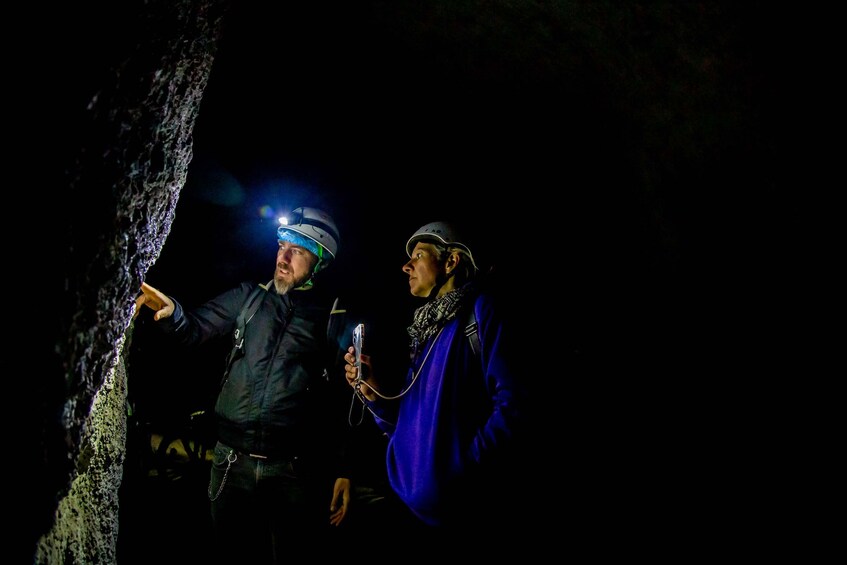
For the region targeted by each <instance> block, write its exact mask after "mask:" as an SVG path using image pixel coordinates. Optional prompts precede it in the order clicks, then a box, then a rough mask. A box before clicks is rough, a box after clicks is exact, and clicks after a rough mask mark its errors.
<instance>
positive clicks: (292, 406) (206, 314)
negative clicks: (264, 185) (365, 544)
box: [136, 207, 350, 563]
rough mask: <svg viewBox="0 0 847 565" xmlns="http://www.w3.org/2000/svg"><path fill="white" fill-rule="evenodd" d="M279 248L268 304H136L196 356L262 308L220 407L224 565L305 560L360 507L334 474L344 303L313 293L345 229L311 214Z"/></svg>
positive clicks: (158, 299)
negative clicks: (340, 307)
mask: <svg viewBox="0 0 847 565" xmlns="http://www.w3.org/2000/svg"><path fill="white" fill-rule="evenodd" d="M277 237H278V240H279V249H278V251H277V255H276V266H275V271H274V277H273V279H272V280H271V281H269V282H268V284H266V285H259V286H261V287H262V290H260V291H259V292H258V293H257V292H256V289H257V285H255V284H253V283H242V284H241V285H240V286H238V287H237V288H234V289H232V290H229V291H227V292H224V293H223V294H221V295H220V296H218V297H216V298H214V299H212V300H210V301H208V302H206V303H205V304H203V305H201V306H199V307H198V308H196V309H193V310H191V311H186V310H184V309H183V308H182V306H181V305H180V303H179V302H177V301H176V300H175V299H173V298H172V297H168V296H166V295H165V294H163V293H162V292H160V291H158V290H157V289H155V288H153V287H151V286H150V285H147V284H146V283H145V284H144V285H143V287H142V294H141V295H140V296H139V297H138V299H137V300H136V315H137V314H138V312H139V311H140V309H141V307H142V306H147V307H149V308H151V309H152V310H154V311H155V314H154V316H153V318H154V320H156V321H157V322H158V324H157V325H158V326H160V327H161V328H162V329H163V330H164V331H165V332H166V333H168V334H171V335H172V336H173V337H174V339H176V340H177V341H178V342H179V343H180V344H184V345H186V346H192V345H197V344H201V343H204V342H207V341H209V340H212V339H214V338H218V337H220V336H227V335H233V332H234V331H235V330H236V327H237V326H238V318H239V314H240V313H242V312H243V310H244V307H245V304H248V305H251V306H252V308H251V309H250V311H249V315H248V318H247V319H246V320H244V322H246V323H244V324H243V327H240V328H239V330H238V331H239V334H240V335H238V336H236V343H237V344H238V347H237V348H236V349H235V350H234V352H235V353H234V355H233V356H232V358H231V360H230V363H229V367H228V369H227V371H226V375H225V380H224V381H223V383H222V386H221V388H220V391H219V393H218V397H217V400H216V403H215V422H216V432H217V439H218V441H217V444H216V446H215V449H214V461H213V464H212V470H211V480H210V483H209V499H210V501H211V511H212V519H213V525H214V530H215V539H214V543H215V544H216V551H217V550H218V549H219V550H220V557H221V559H220V561H221V562H228V563H281V562H282V561H283V560H285V559H289V558H291V557H293V556H303V555H304V554H306V553H307V552H310V551H313V549H312V546H311V545H309V546H307V545H305V544H307V543H309V544H314V543H315V541H316V540H315V533H316V532H319V531H321V530H322V529H327V528H328V524H333V525H338V524H340V523H341V521H342V520H343V518H344V515H345V513H346V511H347V503H348V500H349V492H350V482H349V480H348V479H347V478H345V477H346V475H342V474H341V473H342V471H341V469H340V467H334V464H335V461H334V460H333V457H334V455H336V454H337V453H340V449H337V448H338V447H340V444H341V439H342V435H343V434H342V433H341V430H336V429H334V428H333V427H332V422H334V421H336V420H337V419H338V418H337V416H336V414H337V413H338V412H336V414H333V413H332V411H333V408H334V405H333V403H332V402H331V398H332V397H333V396H332V394H331V391H330V389H329V385H330V384H331V383H330V382H328V380H327V376H326V375H325V374H324V369H325V368H326V367H327V360H328V359H331V358H332V356H333V353H334V352H333V351H332V350H331V349H330V345H332V344H328V343H327V339H326V332H327V327H328V321H329V316H330V312H331V310H332V307H331V306H332V303H331V302H328V301H326V300H324V298H323V297H322V296H321V295H319V294H318V293H316V292H315V291H314V290H309V289H310V288H311V287H312V285H313V282H314V277H315V275H316V274H318V273H319V272H320V271H322V270H323V269H324V268H326V267H327V266H328V265H329V263H330V262H332V260H333V259H334V258H335V255H336V253H337V251H338V241H339V237H338V230H337V228H336V225H335V223H334V221H333V220H332V218H331V217H330V216H329V215H327V214H326V213H325V212H323V211H322V210H318V209H316V208H308V207H304V208H298V209H296V210H294V212H293V213H292V217H291V218H289V222H288V224H287V225H282V226H280V227H279V229H278V232H277ZM254 299H255V300H254ZM242 316H243V314H242ZM336 347H337V345H336ZM336 351H337V349H336ZM338 355H340V353H338ZM215 378H216V379H217V378H219V376H218V377H215ZM341 388H342V389H344V387H341ZM344 390H347V389H344ZM333 478H335V480H334V481H333V480H332V479H333ZM328 509H329V510H328Z"/></svg>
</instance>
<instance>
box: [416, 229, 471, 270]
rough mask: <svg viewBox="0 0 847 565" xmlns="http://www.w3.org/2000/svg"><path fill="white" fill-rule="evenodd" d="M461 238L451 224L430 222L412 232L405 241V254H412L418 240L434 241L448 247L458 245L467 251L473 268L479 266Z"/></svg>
mask: <svg viewBox="0 0 847 565" xmlns="http://www.w3.org/2000/svg"><path fill="white" fill-rule="evenodd" d="M462 240H463V238H461V237H459V235H458V234H457V233H456V230H455V229H454V228H453V226H452V225H450V224H448V223H447V222H430V223H428V224H426V225H423V226H421V227H420V228H418V230H417V231H416V232H415V233H414V234H412V237H410V238H409V241H407V242H406V255H408V256H409V257H411V256H412V250H413V249H414V248H415V244H416V243H417V242H419V241H435V242H437V243H442V244H444V245H447V246H449V247H458V248H459V249H461V250H463V251H464V252H465V253H467V255H468V258H469V259H470V260H471V264H472V265H473V267H474V269H479V267H477V266H476V262H475V261H474V258H473V254H472V253H471V250H470V248H469V247H468V246H467V245H465V244H464V243H462Z"/></svg>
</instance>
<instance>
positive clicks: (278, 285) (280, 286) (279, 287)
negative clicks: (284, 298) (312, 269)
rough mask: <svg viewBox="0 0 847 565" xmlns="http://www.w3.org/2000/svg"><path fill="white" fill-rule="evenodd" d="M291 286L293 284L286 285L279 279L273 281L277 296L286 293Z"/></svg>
mask: <svg viewBox="0 0 847 565" xmlns="http://www.w3.org/2000/svg"><path fill="white" fill-rule="evenodd" d="M293 286H294V283H287V282H285V281H281V280H279V279H274V288H275V289H276V293H277V294H279V295H283V294H285V293H287V292H288V291H289V290H291V288H292V287H293Z"/></svg>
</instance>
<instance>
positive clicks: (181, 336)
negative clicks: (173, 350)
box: [159, 283, 255, 346]
mask: <svg viewBox="0 0 847 565" xmlns="http://www.w3.org/2000/svg"><path fill="white" fill-rule="evenodd" d="M253 286H255V285H253V284H251V283H241V285H239V286H238V287H236V288H233V289H231V290H228V291H226V292H224V293H222V294H220V295H218V296H217V297H215V298H213V299H211V300H209V301H208V302H206V303H204V304H202V305H201V306H198V307H197V308H194V309H192V310H190V311H189V310H186V309H184V308H183V307H182V305H181V304H180V303H179V302H178V301H177V300H175V299H174V298H173V297H169V298H170V299H171V300H173V302H174V312H173V315H172V316H170V317H169V318H165V319H164V320H161V321H160V322H159V324H160V327H161V328H162V330H163V331H164V332H165V333H166V334H169V335H171V336H173V337H174V339H175V340H176V341H177V342H178V343H179V344H181V345H185V346H196V345H200V344H202V343H205V342H207V341H209V340H211V339H214V338H216V337H220V336H222V335H227V334H230V333H232V331H233V330H234V329H235V323H236V319H237V318H238V313H239V312H240V311H241V308H242V306H243V305H244V301H245V300H246V299H247V296H248V295H249V294H250V291H251V289H252V288H253Z"/></svg>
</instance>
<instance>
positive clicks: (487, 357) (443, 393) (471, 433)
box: [345, 222, 525, 532]
mask: <svg viewBox="0 0 847 565" xmlns="http://www.w3.org/2000/svg"><path fill="white" fill-rule="evenodd" d="M465 242H466V240H465V239H464V238H461V237H460V236H459V235H458V233H457V232H456V230H455V228H454V227H453V226H452V225H450V224H447V223H445V222H432V223H429V224H426V225H424V226H422V227H421V228H420V229H418V230H417V231H416V232H415V233H414V234H413V235H412V236H411V238H409V240H408V242H407V243H406V253H407V254H408V256H409V261H407V262H406V264H405V265H403V272H405V273H406V274H407V275H408V278H409V290H410V292H411V294H412V295H413V296H416V297H419V298H422V299H425V300H426V303H425V304H424V305H422V306H420V307H419V308H418V309H417V310H416V311H415V314H414V319H413V322H412V324H411V326H409V328H408V333H409V337H410V345H411V355H412V363H411V367H410V368H409V371H408V374H407V375H406V378H405V381H404V382H403V384H402V385H401V386H399V387H398V386H395V387H393V388H392V386H391V383H390V382H389V381H387V380H385V379H386V377H385V376H384V375H381V374H375V373H374V372H373V368H372V366H371V359H370V357H369V356H368V355H366V354H362V355H361V361H360V363H357V360H356V357H355V350H354V348H352V347H351V348H350V349H349V350H348V353H347V354H345V361H346V362H347V365H346V366H345V370H346V378H347V381H348V383H349V384H350V386H352V387H353V388H354V389H355V390H356V391H357V393H358V395H359V397H360V399H361V400H362V401H363V402H364V403H365V405H366V406H367V407H368V408H369V409H370V411H371V412H372V413H373V415H374V417H375V420H376V423H377V424H378V425H379V426H380V428H382V430H383V431H384V432H385V433H387V434H388V435H389V437H390V440H389V442H388V449H387V456H386V462H387V466H388V467H387V470H388V476H389V481H390V484H391V487H392V489H393V490H394V492H396V494H397V495H399V498H400V499H401V500H402V501H403V502H404V503H405V504H406V505H407V506H408V508H409V509H410V510H411V511H412V512H413V513H414V515H415V516H417V518H418V519H419V520H420V521H421V522H422V523H423V524H425V525H427V526H430V527H432V528H435V529H437V530H441V531H445V532H449V531H455V530H457V529H458V528H462V527H464V528H467V527H468V525H469V524H470V523H472V522H471V521H477V522H478V521H479V520H481V519H483V520H485V521H486V522H489V521H491V520H495V521H497V522H498V523H499V524H501V525H505V523H506V522H505V521H504V520H505V519H506V518H511V516H507V514H508V513H509V512H511V511H512V507H511V505H509V504H507V503H506V497H504V495H506V494H508V489H509V488H512V487H511V486H510V485H513V484H514V483H512V479H514V478H515V477H514V476H513V477H511V479H509V477H508V476H509V473H510V472H509V469H510V468H511V467H512V464H513V463H514V462H515V459H514V456H515V451H514V450H515V448H516V445H517V443H516V442H518V440H519V437H520V434H521V433H522V430H521V426H522V421H523V418H524V414H523V412H522V410H523V409H524V408H523V407H524V402H525V392H524V391H523V387H522V385H521V384H520V383H519V381H518V379H517V378H516V375H515V372H514V362H513V359H512V358H511V355H512V350H510V347H511V346H510V345H509V339H510V338H509V336H508V332H507V331H506V330H507V325H508V324H506V323H505V322H504V320H503V318H502V316H501V310H500V309H499V307H498V306H497V304H496V298H497V293H493V292H490V289H489V288H486V286H485V285H482V284H480V279H479V277H477V272H478V269H477V266H476V263H475V262H474V258H473V255H472V253H471V250H470V247H469V246H468V245H467V244H466V243H465ZM489 276H491V275H489ZM469 335H470V336H471V337H469ZM358 365H361V367H362V368H363V370H362V375H361V378H360V374H359V366H358ZM381 379H382V380H381ZM398 388H399V390H398ZM504 479H506V480H504ZM469 520H470V521H469Z"/></svg>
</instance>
